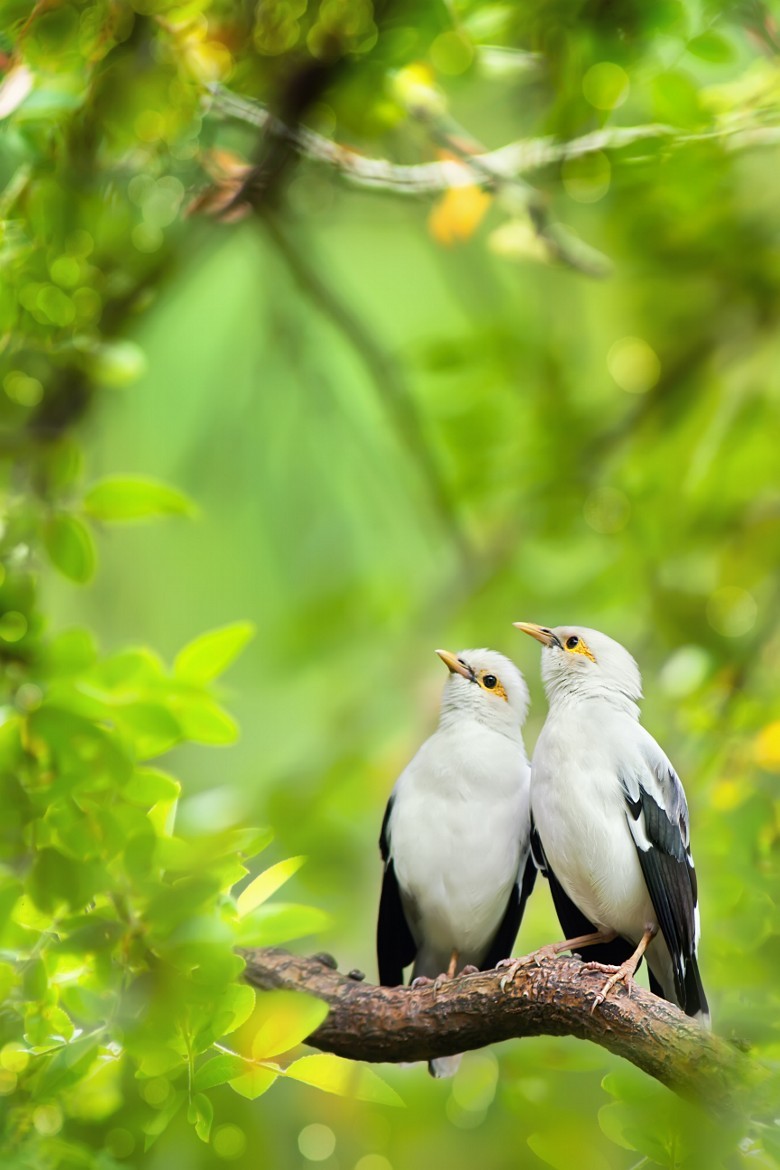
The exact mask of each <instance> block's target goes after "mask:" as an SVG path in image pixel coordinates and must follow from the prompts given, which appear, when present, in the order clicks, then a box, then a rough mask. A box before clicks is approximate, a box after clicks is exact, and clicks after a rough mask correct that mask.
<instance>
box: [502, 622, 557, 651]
mask: <svg viewBox="0 0 780 1170" xmlns="http://www.w3.org/2000/svg"><path fill="white" fill-rule="evenodd" d="M512 625H514V626H516V627H517V629H518V630H522V631H523V633H524V634H530V635H531V637H532V638H536V640H537V642H541V643H542V645H543V646H552V645H554V643H555V642H556V641H557V639H556V637H555V634H554V633H553V632H552V630H548V629H547V627H546V626H536V625H534V623H533V622H513V623H512Z"/></svg>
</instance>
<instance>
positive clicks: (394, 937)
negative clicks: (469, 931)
mask: <svg viewBox="0 0 780 1170" xmlns="http://www.w3.org/2000/svg"><path fill="white" fill-rule="evenodd" d="M392 808H393V798H392V796H391V797H390V799H389V801H388V802H387V808H386V809H385V815H384V819H383V820H382V831H381V833H380V835H379V851H380V853H381V854H382V860H383V861H384V863H385V873H384V877H383V879H382V894H381V896H380V899H379V920H378V922H377V928H376V954H377V962H378V965H379V982H380V983H381V984H382V986H383V987H399V986H400V985H401V984H402V983H403V981H404V967H408V965H409V964H410V963H411V962H412V960H413V959H414V957H415V955H416V954H417V947H416V945H415V941H414V939H413V938H412V932H411V930H410V929H409V923H408V922H407V921H406V915H405V914H404V908H403V904H402V902H401V891H400V890H399V889H398V880H397V878H396V876H395V869H394V867H393V858H392V854H391V852H390V836H389V832H388V826H389V823H390V813H391V812H392Z"/></svg>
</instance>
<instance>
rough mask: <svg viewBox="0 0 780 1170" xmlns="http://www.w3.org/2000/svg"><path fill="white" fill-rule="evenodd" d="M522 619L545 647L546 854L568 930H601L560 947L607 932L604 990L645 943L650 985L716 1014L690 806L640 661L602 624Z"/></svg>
mask: <svg viewBox="0 0 780 1170" xmlns="http://www.w3.org/2000/svg"><path fill="white" fill-rule="evenodd" d="M515 625H516V626H517V628H518V629H520V630H522V631H523V632H524V633H526V634H530V635H531V637H532V638H536V639H537V641H539V642H541V643H542V646H543V647H544V648H543V650H542V678H543V680H544V686H545V691H546V692H547V697H548V700H549V704H550V709H549V713H548V716H547V720H546V722H545V724H544V727H543V728H542V732H541V734H540V736H539V740H538V742H537V744H536V749H535V751H534V754H533V761H532V766H531V812H532V822H533V825H534V827H535V832H536V834H537V835H538V841H539V844H540V845H541V853H542V856H541V857H538V858H537V860H538V861H540V863H541V865H542V867H543V868H544V869H546V870H547V871H548V874H549V877H550V881H551V885H552V893H553V898H554V900H555V903H556V909H557V911H558V917H559V919H560V923H561V927H562V929H563V931H564V936H565V937H568V934H569V932H570V931H571V932H573V933H578V934H585V935H586V936H587V935H592V938H588V937H585V938H582V937H580V938H577V939H571V940H570V942H571V943H573V944H574V945H573V946H568V945H567V944H565V943H564V944H560V943H559V944H556V945H555V946H554V947H553V948H551V949H553V950H555V951H556V952H558V951H561V950H569V949H574V950H576V949H577V947H582V946H588V945H590V943H591V942H595V943H602V944H607V950H606V951H605V950H604V949H603V947H602V948H600V950H601V953H600V954H599V956H598V957H599V958H600V959H601V960H604V959H605V958H609V956H610V955H612V956H618V962H619V963H620V965H619V966H618V967H617V969H616V970H615V971H614V973H613V974H612V976H611V977H610V978H609V979H608V980H607V982H606V983H605V985H604V989H603V991H602V993H601V995H600V996H599V997H598V1000H597V1002H602V1001H603V999H604V997H605V996H606V995H607V994H608V992H609V991H610V989H611V988H612V987H613V986H614V985H615V984H616V983H618V982H620V981H623V982H625V981H627V980H629V979H630V978H631V977H632V976H633V974H634V973H635V971H636V968H637V966H638V965H639V963H640V962H641V958H642V956H643V955H644V956H645V958H646V960H647V965H648V967H649V969H650V985H651V988H652V990H653V991H654V992H655V993H656V994H660V995H662V996H663V997H664V998H665V999H668V1000H670V1001H671V1002H672V1003H675V1004H677V1006H678V1007H681V1008H682V1009H683V1011H684V1012H686V1014H687V1015H689V1016H697V1017H699V1018H700V1019H701V1020H702V1021H703V1022H705V1023H708V1022H709V1012H708V1007H707V1000H706V997H705V994H704V989H703V987H702V983H701V977H700V974H699V965H698V961H697V955H696V948H697V944H698V941H699V912H698V905H697V883H696V871H695V869H694V865H693V858H692V856H691V849H690V835H689V824H688V806H687V803H686V800H685V793H684V791H683V787H682V784H681V783H680V780H679V778H678V776H677V773H676V772H675V770H674V768H673V767H672V765H671V764H670V762H669V760H668V759H667V757H666V755H665V754H664V752H663V751H662V750H661V748H660V747H659V746H658V744H657V743H656V741H655V740H654V739H653V737H652V736H651V735H650V734H649V733H648V732H647V731H645V729H644V728H643V727H642V726H641V724H640V723H639V708H638V706H637V702H638V700H639V699H640V698H641V695H642V681H641V678H640V674H639V670H638V668H637V665H636V663H635V662H634V659H633V658H632V657H631V655H630V654H629V653H628V651H627V650H625V649H624V648H623V647H622V646H621V645H620V644H619V643H618V642H615V641H613V639H612V638H609V637H607V635H606V634H601V633H599V632H598V630H590V629H586V628H584V627H575V626H559V627H556V628H555V629H548V628H546V627H543V626H537V625H532V624H531V623H528V622H516V623H515ZM513 973H514V972H512V974H513ZM509 978H511V975H510V976H509Z"/></svg>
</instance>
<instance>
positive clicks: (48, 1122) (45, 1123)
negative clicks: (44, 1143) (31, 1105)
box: [32, 1105, 63, 1137]
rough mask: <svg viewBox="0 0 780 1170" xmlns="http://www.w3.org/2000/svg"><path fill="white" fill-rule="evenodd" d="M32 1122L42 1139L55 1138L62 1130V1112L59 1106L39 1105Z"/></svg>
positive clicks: (34, 1111)
mask: <svg viewBox="0 0 780 1170" xmlns="http://www.w3.org/2000/svg"><path fill="white" fill-rule="evenodd" d="M32 1120H33V1125H34V1126H35V1128H36V1129H37V1130H38V1133H39V1134H40V1135H41V1137H54V1135H55V1134H58V1133H59V1132H60V1130H61V1129H62V1120H63V1118H62V1110H61V1109H60V1107H59V1105H39V1106H38V1108H37V1109H34V1110H33V1115H32Z"/></svg>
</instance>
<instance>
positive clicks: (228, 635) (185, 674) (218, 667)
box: [173, 622, 255, 686]
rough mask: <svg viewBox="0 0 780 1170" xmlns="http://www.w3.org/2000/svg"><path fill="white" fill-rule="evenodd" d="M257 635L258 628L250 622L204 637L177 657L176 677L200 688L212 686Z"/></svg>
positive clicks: (228, 627)
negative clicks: (207, 684)
mask: <svg viewBox="0 0 780 1170" xmlns="http://www.w3.org/2000/svg"><path fill="white" fill-rule="evenodd" d="M254 634H255V627H254V625H253V624H252V623H251V622H235V623H234V624H233V625H230V626H223V627H222V629H219V630H210V631H209V632H208V633H207V634H201V635H200V637H198V638H195V639H194V640H193V641H192V642H189V643H188V644H187V645H186V646H185V647H184V648H183V649H182V650H180V651H179V653H178V654H177V655H176V659H175V660H174V664H173V670H174V674H175V675H176V677H177V678H180V679H182V680H183V681H184V682H188V683H194V684H196V685H198V686H202V685H203V683H207V682H211V680H212V679H214V678H217V677H218V676H219V675H221V674H224V672H225V671H226V670H227V668H228V667H229V666H230V664H231V663H232V662H233V660H234V659H235V658H237V657H238V655H239V654H240V653H241V651H242V650H243V649H244V647H245V646H246V644H247V642H249V641H250V639H251V638H253V637H254Z"/></svg>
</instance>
